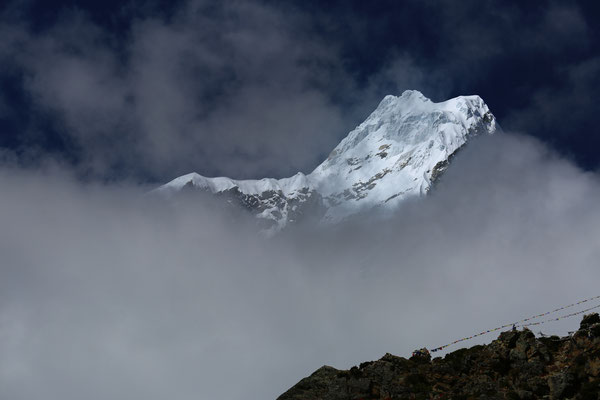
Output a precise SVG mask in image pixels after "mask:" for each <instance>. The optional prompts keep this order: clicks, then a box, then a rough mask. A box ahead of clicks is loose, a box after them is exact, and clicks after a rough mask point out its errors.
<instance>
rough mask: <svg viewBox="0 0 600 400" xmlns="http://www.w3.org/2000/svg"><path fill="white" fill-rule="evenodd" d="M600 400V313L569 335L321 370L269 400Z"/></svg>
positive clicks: (521, 336) (518, 336)
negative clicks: (437, 355) (440, 355)
mask: <svg viewBox="0 0 600 400" xmlns="http://www.w3.org/2000/svg"><path fill="white" fill-rule="evenodd" d="M400 399H439V400H441V399H455V400H467V399H487V400H499V399H514V400H531V399H552V400H554V399H577V400H592V399H600V316H599V315H598V314H596V313H593V314H588V315H586V316H584V317H583V319H582V321H581V323H580V326H579V329H578V330H577V331H576V332H574V333H573V334H572V335H570V336H566V337H562V338H560V337H558V336H550V337H539V338H537V337H535V335H534V334H533V333H532V332H531V331H530V330H529V329H527V328H524V329H523V330H516V329H513V330H510V331H505V332H502V333H501V334H500V335H499V336H498V338H497V339H496V340H494V341H492V342H491V343H490V344H487V345H477V346H473V347H471V348H468V349H467V348H463V349H459V350H456V351H454V352H451V353H448V354H446V355H445V357H444V358H441V357H437V358H434V359H433V360H432V359H431V356H430V355H429V353H427V352H424V351H421V352H415V354H414V355H413V356H412V357H411V358H410V359H406V358H403V357H398V356H394V355H392V354H389V353H388V354H386V355H384V356H383V357H382V358H381V359H379V360H377V361H368V362H364V363H362V364H360V365H359V366H355V367H352V368H351V369H349V370H337V369H335V368H333V367H330V366H323V367H321V368H319V369H318V370H316V371H315V372H314V373H313V374H311V375H310V376H308V377H306V378H304V379H302V380H301V381H300V382H298V383H297V384H296V385H294V386H293V387H292V388H290V389H289V390H288V391H286V392H285V393H284V394H282V395H281V396H279V397H278V398H277V400H400Z"/></svg>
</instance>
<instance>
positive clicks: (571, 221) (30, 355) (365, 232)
mask: <svg viewBox="0 0 600 400" xmlns="http://www.w3.org/2000/svg"><path fill="white" fill-rule="evenodd" d="M0 185H1V186H2V187H3V188H5V190H4V191H3V195H2V196H1V197H0V227H1V228H0V253H1V254H2V269H1V270H0V273H1V277H0V278H1V279H0V337H1V338H2V340H0V352H1V353H2V355H3V356H2V358H1V359H0V397H2V398H10V399H32V398H40V397H43V398H45V399H48V400H54V399H56V400H58V399H60V400H71V399H73V400H74V399H81V398H86V399H92V400H94V399H109V398H110V399H128V400H136V399H150V400H151V399H164V398H173V397H176V398H178V399H192V398H198V397H202V398H204V397H206V398H228V399H234V400H236V399H268V398H275V397H276V396H277V395H278V394H280V393H282V392H283V391H284V390H285V389H287V388H288V387H289V386H291V385H292V384H294V383H295V382H296V381H297V380H299V379H300V378H301V377H303V376H306V375H308V374H309V373H310V372H312V371H313V370H315V369H316V368H318V367H319V366H321V365H322V364H330V365H334V366H336V367H339V368H349V367H350V366H352V365H353V364H357V363H359V362H362V361H365V360H369V359H374V358H377V357H380V356H382V355H383V354H384V353H385V352H392V353H395V354H398V355H402V356H407V355H409V354H410V351H412V350H413V349H415V348H420V347H422V346H429V347H432V346H439V345H442V344H445V343H448V342H450V341H452V340H454V339H457V338H460V337H464V336H468V335H470V334H473V333H475V332H479V331H481V330H484V329H489V328H493V327H495V326H497V325H499V324H504V323H506V322H510V321H513V320H515V319H519V318H523V317H526V316H529V315H533V314H536V313H540V312H544V311H547V310H549V309H553V308H555V307H558V306H561V305H563V304H567V303H571V302H572V301H576V300H579V299H582V298H585V297H589V296H592V295H597V293H596V290H597V284H596V282H597V281H598V278H600V277H599V276H598V269H597V268H596V262H595V261H596V260H597V259H598V257H599V256H600V254H598V252H599V250H598V249H600V246H599V244H600V243H599V239H598V238H600V232H598V227H599V226H600V209H599V208H598V205H597V202H596V201H595V199H597V198H598V196H599V195H600V185H599V182H598V177H597V176H596V175H594V174H591V173H584V172H582V171H581V170H579V169H578V168H576V167H575V166H573V165H572V164H570V163H568V162H566V161H564V160H562V159H561V158H559V157H558V156H556V155H555V154H554V153H553V152H551V151H548V150H547V149H546V148H545V147H544V146H542V145H541V144H539V143H538V142H536V141H533V140H531V139H527V138H523V137H512V136H505V137H500V136H499V137H496V138H485V139H484V140H481V141H478V142H473V143H472V145H471V146H470V147H469V148H467V149H466V150H464V151H463V152H461V154H460V156H459V157H457V158H456V159H455V162H454V163H453V165H452V168H450V169H449V170H448V172H447V173H446V175H444V177H443V180H442V181H441V182H440V183H439V186H438V187H437V188H436V190H435V192H434V193H432V195H431V196H430V197H428V198H425V199H422V201H419V202H413V203H406V204H405V206H404V207H403V208H401V209H400V212H399V213H398V214H397V215H396V216H394V217H393V218H391V219H390V220H389V221H388V222H379V223H376V224H364V223H360V224H350V225H348V226H345V227H341V228H339V229H333V230H314V229H313V230H311V231H310V232H305V231H301V230H299V231H291V232H288V233H287V234H286V235H282V236H279V237H275V238H274V239H272V240H264V239H260V238H257V237H256V235H255V234H253V233H252V232H253V231H252V230H251V227H250V226H246V225H245V224H244V223H241V222H238V223H232V222H231V221H229V220H228V219H227V218H224V217H221V216H220V215H219V213H218V212H215V210H211V209H210V207H206V206H202V205H199V204H195V203H191V204H189V205H187V206H186V204H185V203H180V204H179V208H177V209H171V208H166V207H164V206H163V205H156V204H153V203H152V202H148V201H147V200H148V199H147V198H146V197H143V196H142V194H143V193H144V191H145V188H138V187H132V186H125V185H120V186H113V185H108V186H107V185H104V186H100V185H82V184H81V183H80V182H78V181H77V180H76V179H75V178H74V177H73V176H72V174H70V173H65V172H61V169H54V171H53V172H45V173H43V172H40V171H34V172H31V171H29V172H27V171H23V170H18V169H12V170H9V169H3V170H2V172H1V173H0ZM576 324H577V321H575V320H573V319H571V320H565V321H564V322H563V323H562V324H549V325H542V326H541V327H539V329H536V332H537V331H538V330H540V329H541V330H542V331H543V332H545V333H558V334H565V333H566V332H567V331H568V330H573V328H574V327H575V326H576ZM491 339H492V337H491V336H490V337H483V338H481V341H488V340H491ZM472 343H475V342H472ZM472 343H468V344H472Z"/></svg>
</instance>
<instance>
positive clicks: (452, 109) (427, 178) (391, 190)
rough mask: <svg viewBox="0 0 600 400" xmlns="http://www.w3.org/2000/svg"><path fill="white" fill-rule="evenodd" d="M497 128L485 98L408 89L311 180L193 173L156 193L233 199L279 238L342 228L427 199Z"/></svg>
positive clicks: (352, 134)
mask: <svg viewBox="0 0 600 400" xmlns="http://www.w3.org/2000/svg"><path fill="white" fill-rule="evenodd" d="M496 130H497V126H496V120H495V118H494V116H493V115H492V113H491V112H490V111H489V109H488V107H487V105H486V104H485V103H484V102H483V100H482V99H481V98H480V97H479V96H459V97H456V98H454V99H450V100H447V101H444V102H441V103H434V102H432V101H431V100H429V99H428V98H426V97H425V96H423V94H421V93H420V92H418V91H415V90H407V91H405V92H404V93H403V94H402V95H401V96H399V97H396V96H386V97H385V98H384V99H383V100H382V101H381V103H380V104H379V106H378V107H377V109H376V110H375V111H374V112H373V113H372V114H371V115H370V116H369V117H368V118H367V119H366V120H365V121H364V122H363V123H362V124H360V125H359V126H358V127H357V128H356V129H354V130H353V131H352V132H350V133H349V134H348V136H347V137H346V138H345V139H343V140H342V141H341V142H340V144H338V145H337V147H336V148H335V149H334V150H333V151H332V152H331V154H330V155H329V157H328V158H327V160H325V161H324V162H323V163H322V164H320V165H319V166H318V167H317V168H315V170H314V171H313V172H312V173H310V174H309V175H304V174H302V173H298V174H296V175H294V176H293V177H291V178H285V179H279V180H276V179H269V178H265V179H260V180H234V179H229V178H222V177H219V178H207V177H204V176H202V175H199V174H196V173H192V174H188V175H184V176H181V177H179V178H176V179H174V180H173V181H171V182H169V183H167V184H166V185H163V186H161V187H160V188H158V189H156V190H155V191H154V193H157V194H159V195H161V196H164V197H166V198H171V197H172V196H174V195H176V194H177V193H180V192H182V191H183V190H184V189H185V190H186V191H189V190H190V189H192V190H195V191H200V192H204V193H212V194H214V195H215V196H217V197H225V198H227V201H228V202H229V203H236V204H238V205H240V206H242V207H245V208H247V209H248V210H249V211H251V212H252V213H253V214H255V215H256V217H258V218H259V219H261V220H262V221H263V222H266V224H265V229H266V230H267V231H268V232H271V233H272V232H276V231H278V230H280V229H282V228H283V227H285V226H286V225H288V224H290V223H295V222H297V221H298V220H301V219H304V218H306V217H307V216H308V215H312V216H313V217H316V218H319V219H321V220H322V221H323V222H326V223H335V222H338V221H340V220H343V219H344V218H347V217H348V216H350V215H353V214H356V213H359V212H363V211H368V210H371V209H373V208H378V209H383V210H385V209H393V208H395V207H396V206H397V205H398V204H399V203H400V202H401V201H402V200H404V199H406V198H407V197H409V196H419V195H424V194H426V193H427V192H428V190H429V189H430V188H431V185H432V183H433V182H434V181H435V180H436V179H437V178H438V177H439V175H440V174H441V173H442V172H443V171H444V170H445V169H446V167H447V166H448V162H449V160H450V158H451V157H452V155H453V154H454V153H455V152H456V151H457V150H458V149H459V148H461V147H462V146H463V145H465V144H466V143H467V141H468V140H469V138H471V137H473V136H476V135H479V134H492V133H494V132H495V131H496Z"/></svg>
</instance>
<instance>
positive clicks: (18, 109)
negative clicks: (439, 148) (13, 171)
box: [0, 0, 600, 182]
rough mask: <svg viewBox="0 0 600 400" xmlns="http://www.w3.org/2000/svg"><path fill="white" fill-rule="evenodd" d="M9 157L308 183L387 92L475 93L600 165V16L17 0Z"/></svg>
mask: <svg viewBox="0 0 600 400" xmlns="http://www.w3.org/2000/svg"><path fill="white" fill-rule="evenodd" d="M0 15H1V19H0V33H1V34H2V37H3V39H4V40H3V43H2V44H0V90H1V91H0V147H1V148H2V149H3V151H2V153H0V154H2V156H3V158H2V159H3V161H4V162H6V163H15V162H16V163H18V164H20V165H25V166H31V165H43V163H45V162H47V160H49V159H51V160H54V161H58V162H60V163H63V164H64V165H66V166H68V167H69V168H72V169H74V170H75V171H76V172H77V173H78V174H80V175H81V176H82V177H85V178H88V179H102V180H106V179H109V180H122V179H134V180H137V181H144V182H147V181H164V180H167V179H169V178H172V177H174V176H176V175H178V174H182V173H186V172H190V171H197V172H199V173H202V174H205V175H221V174H224V175H229V176H233V177H240V178H249V177H262V176H265V175H270V176H275V177H282V176H286V175H289V174H292V173H294V172H296V171H297V170H302V171H304V172H309V171H310V170H311V169H312V168H314V167H315V166H316V165H317V164H318V162H319V161H320V160H321V159H322V157H324V156H325V155H326V154H327V153H328V152H329V151H330V150H331V148H332V147H333V146H335V144H337V142H338V141H339V140H340V139H341V138H342V137H343V136H345V134H346V133H347V132H348V131H349V130H350V129H352V128H353V127H354V126H355V125H356V124H357V123H359V122H361V120H362V119H364V118H365V117H366V116H367V115H368V113H369V112H370V111H371V110H372V109H373V108H374V107H375V106H376V105H377V103H378V101H379V100H380V99H381V98H382V97H383V96H385V95H386V94H399V93H401V92H402V91H403V90H405V89H417V90H420V91H422V92H423V93H424V94H425V95H426V96H428V97H430V98H432V99H433V100H438V101H439V100H444V99H446V98H449V97H453V96H457V95H461V94H479V95H480V96H481V97H483V99H484V100H485V101H486V102H487V104H488V105H489V107H490V109H491V110H492V112H493V113H494V114H495V115H496V117H497V118H498V120H499V122H500V124H501V125H502V127H503V128H504V129H505V130H511V131H518V132H522V133H525V134H528V135H532V136H534V137H537V138H539V139H540V140H542V141H543V142H545V143H548V144H549V145H550V146H551V147H552V148H554V149H555V150H556V151H558V152H559V153H560V154H562V155H564V156H566V157H568V158H570V159H572V160H573V161H575V162H576V163H577V164H578V165H579V166H581V167H582V168H584V169H597V168H598V167H599V166H600V152H598V151H596V149H597V148H598V147H599V145H600V139H598V135H597V133H598V127H597V123H596V120H597V114H598V112H597V110H598V106H597V104H599V103H600V95H599V94H598V93H599V91H598V88H599V87H600V78H599V77H600V40H599V39H600V37H599V35H600V32H599V24H597V21H598V18H599V17H600V11H599V8H598V6H597V5H596V2H593V1H590V2H584V1H576V2H559V1H538V2H521V1H514V2H511V1H493V0H484V1H481V0H478V1H471V0H465V1H460V2H458V1H454V2H453V1H416V0H414V1H413V0H409V1H374V2H365V1H329V2H323V1H298V2H292V1H287V2H280V1H246V2H236V1H232V2H209V1H202V0H198V1H154V2H136V1H132V2H122V1H102V2H93V1H34V0H32V1H16V2H15V1H13V2H9V4H8V5H6V6H5V7H4V8H3V9H2V12H1V14H0Z"/></svg>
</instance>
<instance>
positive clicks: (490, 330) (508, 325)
mask: <svg viewBox="0 0 600 400" xmlns="http://www.w3.org/2000/svg"><path fill="white" fill-rule="evenodd" d="M597 299H600V296H594V297H590V298H587V299H584V300H581V301H578V302H576V303H573V304H569V305H567V306H563V307H559V308H557V309H555V310H552V311H548V312H545V313H541V314H537V315H534V316H532V317H528V318H524V319H522V320H520V321H516V322H511V323H508V324H505V325H502V326H499V327H497V328H493V329H488V330H486V331H483V332H479V333H476V334H474V335H471V336H468V337H464V338H461V339H458V340H455V341H453V342H452V343H448V344H445V345H443V346H440V347H436V348H433V349H431V350H429V351H430V352H432V353H433V352H436V351H440V350H443V349H445V348H446V347H450V346H452V345H453V344H456V343H460V342H464V341H466V340H470V339H473V338H476V337H478V336H483V335H486V334H488V333H491V332H495V331H499V330H500V329H504V328H508V327H511V326H512V327H517V326H518V327H527V326H533V325H541V324H545V323H547V322H553V321H558V320H561V319H563V318H568V317H572V316H575V315H579V314H583V313H584V312H587V311H590V310H593V309H595V308H600V304H599V305H597V306H594V307H590V308H587V309H585V310H581V311H577V312H574V313H571V314H566V315H562V316H560V317H557V318H552V319H548V320H545V321H539V322H533V323H528V324H524V323H525V322H528V321H531V320H534V319H536V318H540V317H544V316H546V315H549V314H553V313H555V312H558V311H562V310H565V309H567V308H571V307H575V306H578V305H580V304H583V303H586V302H589V301H593V300H597Z"/></svg>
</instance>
